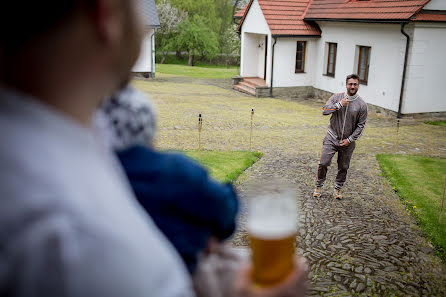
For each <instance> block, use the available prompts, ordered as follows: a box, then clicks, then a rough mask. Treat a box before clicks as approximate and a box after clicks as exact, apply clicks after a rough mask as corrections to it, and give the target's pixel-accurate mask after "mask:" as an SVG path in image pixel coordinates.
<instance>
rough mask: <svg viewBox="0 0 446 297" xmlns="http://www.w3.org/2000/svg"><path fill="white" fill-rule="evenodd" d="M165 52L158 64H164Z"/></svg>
mask: <svg viewBox="0 0 446 297" xmlns="http://www.w3.org/2000/svg"><path fill="white" fill-rule="evenodd" d="M166 57H167V52H163V57H162V58H161V61H160V64H164V61H166Z"/></svg>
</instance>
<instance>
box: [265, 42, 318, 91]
mask: <svg viewBox="0 0 446 297" xmlns="http://www.w3.org/2000/svg"><path fill="white" fill-rule="evenodd" d="M297 41H306V42H307V45H306V54H305V67H304V71H305V72H304V73H295V68H296V47H297ZM317 56H318V47H317V39H314V38H280V37H279V38H278V39H277V44H276V46H275V49H274V76H273V79H274V81H273V87H296V86H299V87H300V86H312V85H313V83H314V81H313V78H314V72H315V66H316V62H317Z"/></svg>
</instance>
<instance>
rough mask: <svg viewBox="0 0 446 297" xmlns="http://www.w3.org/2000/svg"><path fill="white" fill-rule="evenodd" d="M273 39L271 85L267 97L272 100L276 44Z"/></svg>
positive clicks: (275, 38)
mask: <svg viewBox="0 0 446 297" xmlns="http://www.w3.org/2000/svg"><path fill="white" fill-rule="evenodd" d="M273 38H274V44H273V50H272V51H271V55H272V57H271V83H270V86H269V97H270V98H272V97H273V76H274V48H275V46H276V42H277V37H273Z"/></svg>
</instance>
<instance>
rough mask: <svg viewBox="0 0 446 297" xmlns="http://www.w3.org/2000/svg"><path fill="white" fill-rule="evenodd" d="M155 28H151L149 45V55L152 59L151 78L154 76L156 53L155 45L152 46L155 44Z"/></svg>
mask: <svg viewBox="0 0 446 297" xmlns="http://www.w3.org/2000/svg"><path fill="white" fill-rule="evenodd" d="M156 29H157V28H153V34H152V35H150V47H151V49H150V50H151V54H152V57H151V60H152V78H155V57H156V55H155V46H154V44H155V34H156Z"/></svg>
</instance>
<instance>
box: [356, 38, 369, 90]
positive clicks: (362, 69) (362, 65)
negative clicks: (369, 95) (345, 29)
mask: <svg viewBox="0 0 446 297" xmlns="http://www.w3.org/2000/svg"><path fill="white" fill-rule="evenodd" d="M371 49H372V48H371V47H369V46H359V58H358V71H357V74H358V76H359V82H360V83H362V84H365V85H366V84H367V80H368V78H369V64H370V50H371Z"/></svg>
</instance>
